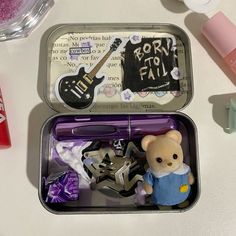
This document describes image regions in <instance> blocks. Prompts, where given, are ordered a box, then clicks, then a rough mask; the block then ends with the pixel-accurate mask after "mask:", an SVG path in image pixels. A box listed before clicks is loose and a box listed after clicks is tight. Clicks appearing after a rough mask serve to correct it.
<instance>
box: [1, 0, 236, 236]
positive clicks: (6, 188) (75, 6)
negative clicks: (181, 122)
mask: <svg viewBox="0 0 236 236" xmlns="http://www.w3.org/2000/svg"><path fill="white" fill-rule="evenodd" d="M235 9H236V1H235V0H227V1H225V0H224V1H223V0H222V1H221V4H220V6H219V8H218V10H222V11H223V12H224V13H225V14H226V15H227V16H229V17H230V19H231V20H232V21H233V22H234V23H235V24H236V14H235ZM208 16H209V15H208ZM206 18H207V16H204V15H198V14H195V13H192V12H191V11H189V10H187V9H186V8H185V7H184V6H183V5H182V4H181V3H179V2H177V1H175V0H145V1H144V0H136V1H134V0H120V1H112V0H110V1H108V0H100V1H86V0H56V1H55V5H54V7H53V8H52V10H51V11H50V12H49V14H48V15H47V17H46V18H45V19H44V21H43V22H41V24H40V25H39V27H37V29H36V30H35V31H34V32H33V33H32V34H31V35H30V36H29V37H28V38H26V39H21V40H14V41H9V42H4V43H0V86H1V88H2V91H3V95H4V99H5V106H6V110H7V115H8V122H9V127H10V133H11V140H12V147H11V148H10V149H8V150H0V178H1V181H0V236H12V235H18V236H20V235H24V236H27V235H34V236H36V235H40V236H43V235H56V236H65V235H119V236H121V235H136V236H137V235H175V236H176V235H235V234H236V151H235V150H236V133H233V134H227V133H225V132H224V130H223V127H224V126H226V125H227V124H226V117H227V114H226V110H225V107H224V106H225V104H226V103H227V101H228V100H229V98H230V97H232V96H234V95H235V96H236V90H235V85H234V83H233V80H234V82H235V83H236V75H233V74H232V73H231V72H230V71H229V70H228V69H227V67H225V66H224V63H223V61H222V60H221V58H220V57H219V56H218V54H217V53H216V52H215V51H214V50H213V49H212V48H211V47H210V46H209V45H208V43H207V42H206V40H205V39H204V38H202V36H201V35H200V31H199V30H200V25H201V22H203V21H204V20H205V19H206ZM94 22H96V23H106V22H131V23H136V22H146V23H174V24H176V25H178V26H180V27H181V28H183V29H184V30H185V31H186V32H187V34H188V36H189V37H190V40H191V46H192V60H193V73H194V97H193V100H192V102H191V104H190V105H189V106H188V107H186V108H185V109H184V110H183V112H184V113H186V114H188V115H189V116H190V117H191V118H192V119H193V120H194V122H195V123H196V125H197V128H198V139H199V140H198V141H199V157H200V175H201V196H200V199H199V201H198V203H197V204H196V206H194V207H193V208H192V209H191V210H190V211H187V212H185V213H166V214H158V213H157V214H131V215H129V214H126V215H122V214H114V215H109V214H107V215H106V214H105V215H71V216H70V215H69V216H68V215H66V216H63V215H54V214H51V213H49V212H47V211H46V210H45V209H44V208H43V206H42V205H41V203H40V201H39V199H38V190H37V181H38V169H39V131H40V127H41V125H42V123H43V122H44V121H45V120H46V118H47V117H49V116H50V115H51V114H53V112H52V111H51V110H50V109H49V108H48V107H47V105H46V104H44V103H43V101H42V99H41V91H42V86H41V84H40V82H39V81H38V74H39V73H40V71H39V46H40V39H41V36H42V34H43V33H44V32H45V31H46V30H47V29H48V28H49V27H51V26H53V25H55V24H59V23H94ZM222 31H223V29H222Z"/></svg>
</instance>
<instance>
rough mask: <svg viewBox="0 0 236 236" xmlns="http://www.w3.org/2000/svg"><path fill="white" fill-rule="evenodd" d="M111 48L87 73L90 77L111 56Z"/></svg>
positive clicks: (94, 74)
mask: <svg viewBox="0 0 236 236" xmlns="http://www.w3.org/2000/svg"><path fill="white" fill-rule="evenodd" d="M112 52H113V50H112V49H111V50H109V51H108V52H107V53H106V54H105V56H104V57H103V58H102V59H101V60H100V61H99V62H98V64H97V65H96V66H95V67H94V68H93V69H92V70H91V72H89V73H88V76H89V77H90V78H93V77H95V76H96V74H97V73H98V71H99V70H100V69H101V67H102V66H103V65H104V64H105V62H106V61H107V59H108V58H109V57H110V56H111V54H112Z"/></svg>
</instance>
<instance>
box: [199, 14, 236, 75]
mask: <svg viewBox="0 0 236 236" xmlns="http://www.w3.org/2000/svg"><path fill="white" fill-rule="evenodd" d="M202 33H203V35H204V36H205V37H206V38H207V39H208V41H209V42H210V43H211V44H212V46H213V47H214V48H215V49H216V50H217V51H218V53H219V54H220V55H221V56H222V57H223V59H224V61H225V62H226V64H227V65H228V66H229V67H230V69H231V70H232V71H233V72H234V74H236V26H235V25H234V24H233V23H232V22H231V21H230V20H229V19H228V18H227V17H226V16H225V15H224V14H223V13H222V12H218V13H217V14H216V15H214V16H213V17H212V18H211V19H209V20H208V21H207V22H206V23H205V24H204V25H203V27H202Z"/></svg>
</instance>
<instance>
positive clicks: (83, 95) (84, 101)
mask: <svg viewBox="0 0 236 236" xmlns="http://www.w3.org/2000/svg"><path fill="white" fill-rule="evenodd" d="M120 44H121V39H119V38H116V39H115V40H114V42H113V43H112V45H111V46H110V50H109V51H108V52H107V53H106V54H105V55H104V56H103V58H102V59H101V60H100V61H99V62H98V63H97V65H96V66H94V68H93V69H92V70H91V71H90V72H88V73H87V72H86V71H85V68H84V67H81V68H80V69H79V72H78V74H76V75H70V76H65V77H62V78H60V79H59V82H58V83H57V88H56V90H58V96H59V97H60V100H62V101H63V102H64V103H65V104H67V105H68V106H70V107H72V108H75V109H83V108H86V107H88V106H89V105H91V103H92V102H93V99H94V89H95V87H96V86H97V85H98V84H100V83H101V82H102V81H103V80H104V76H102V77H101V78H97V77H96V74H97V73H98V71H99V70H100V69H101V67H102V66H103V65H104V64H105V62H106V61H107V59H108V58H109V57H110V56H111V54H112V53H113V52H114V51H116V49H117V48H118V47H119V45H120Z"/></svg>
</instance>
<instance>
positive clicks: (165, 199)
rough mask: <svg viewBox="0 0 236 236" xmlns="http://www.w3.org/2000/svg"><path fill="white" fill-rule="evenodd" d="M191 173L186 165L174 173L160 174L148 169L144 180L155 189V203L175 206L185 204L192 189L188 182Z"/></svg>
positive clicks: (153, 196)
mask: <svg viewBox="0 0 236 236" xmlns="http://www.w3.org/2000/svg"><path fill="white" fill-rule="evenodd" d="M189 172H190V168H189V166H187V165H186V164H183V165H182V166H181V167H180V168H179V169H178V170H176V171H175V172H172V173H164V174H163V173H162V174H160V173H159V174H158V173H153V172H152V170H151V169H148V170H147V172H146V174H145V175H144V176H143V178H144V181H145V182H146V183H148V184H149V185H151V186H152V188H153V193H152V200H153V203H154V204H158V205H164V206H173V205H177V204H179V203H181V202H184V201H185V200H186V199H187V198H188V195H189V192H190V188H191V187H190V185H189V181H188V174H189Z"/></svg>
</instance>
